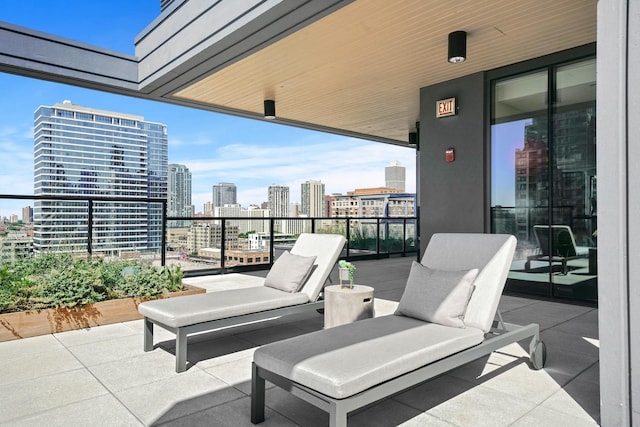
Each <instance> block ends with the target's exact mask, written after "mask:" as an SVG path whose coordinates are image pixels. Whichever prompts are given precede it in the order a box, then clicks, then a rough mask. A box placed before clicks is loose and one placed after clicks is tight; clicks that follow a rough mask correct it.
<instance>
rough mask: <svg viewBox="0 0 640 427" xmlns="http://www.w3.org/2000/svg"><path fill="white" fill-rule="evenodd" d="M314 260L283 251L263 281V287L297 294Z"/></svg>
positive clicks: (312, 257) (314, 258) (309, 273)
mask: <svg viewBox="0 0 640 427" xmlns="http://www.w3.org/2000/svg"><path fill="white" fill-rule="evenodd" d="M316 258H317V257H315V256H302V255H294V254H292V253H290V252H289V251H284V252H283V253H282V255H280V256H279V257H278V259H277V260H276V261H275V262H274V263H273V266H271V269H270V270H269V273H268V274H267V277H266V278H265V279H264V286H268V287H270V288H274V289H279V290H281V291H285V292H298V291H299V290H300V288H302V286H303V285H304V284H305V282H306V281H307V279H308V278H309V276H310V275H311V272H312V271H313V263H314V262H315V261H316Z"/></svg>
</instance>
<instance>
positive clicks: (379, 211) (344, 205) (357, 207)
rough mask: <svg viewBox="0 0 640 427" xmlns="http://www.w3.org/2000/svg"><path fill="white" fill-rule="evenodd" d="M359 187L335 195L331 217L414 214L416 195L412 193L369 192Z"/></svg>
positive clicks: (380, 216)
mask: <svg viewBox="0 0 640 427" xmlns="http://www.w3.org/2000/svg"><path fill="white" fill-rule="evenodd" d="M370 190H375V189H361V190H356V191H353V192H349V193H348V194H347V195H335V196H334V200H333V202H332V208H331V216H332V217H338V218H340V217H342V218H344V217H352V218H357V217H376V218H392V217H395V218H397V217H411V216H414V215H415V200H416V195H415V194H413V193H397V192H395V190H394V191H392V192H383V193H379V192H371V191H370Z"/></svg>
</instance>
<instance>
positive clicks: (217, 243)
mask: <svg viewBox="0 0 640 427" xmlns="http://www.w3.org/2000/svg"><path fill="white" fill-rule="evenodd" d="M224 242H225V249H236V248H237V247H238V228H237V227H233V226H230V227H225V236H224ZM221 247H222V226H221V225H219V224H211V223H208V222H207V223H203V222H198V223H193V224H191V227H189V233H188V235H187V249H188V251H189V253H198V252H199V251H200V250H201V249H204V248H215V249H220V248H221Z"/></svg>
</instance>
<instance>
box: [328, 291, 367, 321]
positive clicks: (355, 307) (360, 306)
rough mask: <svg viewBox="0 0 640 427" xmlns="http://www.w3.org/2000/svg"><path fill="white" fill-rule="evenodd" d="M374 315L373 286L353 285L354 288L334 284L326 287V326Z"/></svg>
mask: <svg viewBox="0 0 640 427" xmlns="http://www.w3.org/2000/svg"><path fill="white" fill-rule="evenodd" d="M370 317H373V288H372V287H371V286H363V285H353V288H347V287H344V288H343V287H341V286H340V285H332V286H327V287H325V288H324V327H325V329H327V328H333V327H334V326H338V325H343V324H345V323H351V322H354V321H356V320H361V319H367V318H370Z"/></svg>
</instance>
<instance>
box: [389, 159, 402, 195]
mask: <svg viewBox="0 0 640 427" xmlns="http://www.w3.org/2000/svg"><path fill="white" fill-rule="evenodd" d="M384 180H385V186H386V187H387V188H395V189H397V190H400V191H405V182H406V168H405V167H404V166H402V165H401V164H400V162H391V164H390V165H389V166H387V167H385V168H384Z"/></svg>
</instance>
